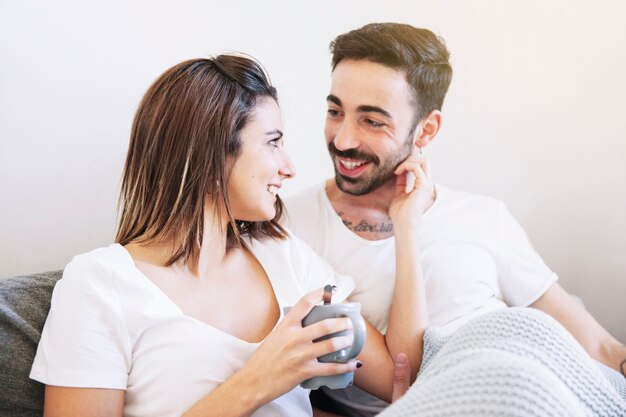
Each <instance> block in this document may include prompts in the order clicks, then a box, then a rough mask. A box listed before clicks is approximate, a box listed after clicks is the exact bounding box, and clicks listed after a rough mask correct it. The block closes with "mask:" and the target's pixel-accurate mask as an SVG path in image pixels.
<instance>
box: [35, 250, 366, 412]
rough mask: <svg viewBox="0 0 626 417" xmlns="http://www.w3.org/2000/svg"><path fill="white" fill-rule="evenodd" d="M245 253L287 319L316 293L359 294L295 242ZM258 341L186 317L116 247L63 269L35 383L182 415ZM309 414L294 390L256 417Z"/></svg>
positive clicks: (133, 408) (302, 393) (338, 297)
mask: <svg viewBox="0 0 626 417" xmlns="http://www.w3.org/2000/svg"><path fill="white" fill-rule="evenodd" d="M249 247H250V249H251V251H252V253H253V254H254V256H255V257H256V259H257V260H258V261H259V262H260V264H261V265H262V267H263V268H264V269H265V272H266V274H267V276H268V277H269V280H270V282H271V285H272V287H273V289H274V293H275V295H276V299H277V301H278V304H279V307H280V311H281V319H282V314H283V313H282V311H283V307H286V306H293V305H294V304H295V303H296V302H297V301H298V300H299V299H300V298H301V297H302V296H303V295H304V294H306V293H308V292H310V291H312V290H313V289H316V288H320V287H323V286H324V285H326V284H333V285H337V287H338V291H337V293H336V294H335V296H334V300H333V301H337V302H339V301H342V300H344V299H345V298H346V297H347V296H348V294H350V292H351V291H352V290H353V289H354V282H353V281H352V279H351V278H349V277H347V276H343V275H339V274H336V273H335V272H334V271H333V270H332V268H331V267H330V266H329V265H328V264H327V263H326V262H325V261H324V260H322V259H321V258H320V257H319V256H318V255H316V254H315V253H314V252H313V251H312V250H311V249H310V248H309V247H308V246H306V245H305V244H304V243H303V242H302V241H300V240H298V239H297V238H290V239H286V240H274V239H266V240H254V241H251V242H250V244H249ZM241 291H246V289H245V288H242V289H241ZM207 302H211V300H207ZM232 302H233V303H237V300H232ZM261 343H262V342H261ZM259 345H260V343H249V342H247V341H244V340H241V339H238V338H236V337H234V336H232V335H230V334H228V333H225V332H223V331H221V330H219V329H217V328H214V327H211V326H210V325H208V324H206V323H204V322H202V321H199V320H197V319H194V318H192V317H189V316H186V315H185V314H184V313H183V312H182V311H181V309H180V308H179V307H178V306H177V305H176V304H175V303H174V302H173V301H172V300H171V299H170V298H168V296H166V295H165V293H163V292H162V291H161V289H160V288H159V287H157V286H156V285H155V284H154V283H153V282H152V281H151V280H150V279H148V278H147V277H146V276H145V275H143V274H142V273H141V272H140V271H139V270H138V269H137V268H136V267H135V264H134V262H133V259H132V258H131V256H130V254H129V253H128V252H127V251H126V249H124V247H122V246H120V245H118V244H113V245H110V246H108V247H105V248H101V249H96V250H94V251H91V252H88V253H85V254H82V255H78V256H76V257H74V259H73V260H72V261H71V262H70V263H69V264H68V265H67V267H66V269H65V271H64V273H63V278H62V279H61V280H60V281H59V282H58V283H57V285H56V287H55V289H54V292H53V295H52V305H51V309H50V313H49V315H48V319H47V321H46V324H45V326H44V329H43V332H42V336H41V341H40V343H39V346H38V349H37V355H36V357H35V361H34V363H33V367H32V370H31V374H30V377H31V378H32V379H35V380H37V381H40V382H42V383H44V384H48V385H56V386H64V387H84V388H111V389H120V390H126V397H125V406H124V415H125V416H151V417H156V416H163V417H165V416H168V417H169V416H180V415H182V414H183V413H184V412H185V411H187V410H188V409H189V408H190V407H191V406H193V405H194V404H195V403H196V402H197V401H198V400H200V399H201V398H202V397H204V396H205V395H206V394H208V393H209V392H211V391H212V390H213V389H215V388H216V387H217V386H218V385H219V384H220V383H222V382H223V381H225V380H226V379H228V377H229V376H231V375H232V374H233V373H235V372H236V371H237V370H239V369H240V368H242V367H243V366H244V364H245V363H246V362H247V360H248V359H249V358H250V356H251V355H252V354H253V352H254V351H255V349H256V348H257V347H258V346H259ZM267 383H268V384H272V383H273V381H267ZM311 414H312V412H311V406H310V403H309V399H308V391H307V390H304V389H302V388H300V387H299V386H296V387H295V388H294V389H293V390H292V391H290V392H288V393H287V394H285V395H283V396H282V397H280V398H277V399H276V400H274V401H272V402H271V403H269V404H267V405H265V406H263V407H262V408H260V409H258V410H257V411H256V412H255V413H254V414H253V415H254V416H290V417H296V416H310V415H311Z"/></svg>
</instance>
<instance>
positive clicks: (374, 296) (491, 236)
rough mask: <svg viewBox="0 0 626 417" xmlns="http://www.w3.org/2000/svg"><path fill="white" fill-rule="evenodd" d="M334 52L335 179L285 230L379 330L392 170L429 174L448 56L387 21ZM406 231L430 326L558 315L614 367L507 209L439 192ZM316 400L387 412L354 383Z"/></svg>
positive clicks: (388, 281)
mask: <svg viewBox="0 0 626 417" xmlns="http://www.w3.org/2000/svg"><path fill="white" fill-rule="evenodd" d="M331 52H332V83H331V89H330V94H329V95H328V97H327V102H328V114H327V119H326V126H325V132H324V133H325V137H326V142H327V145H328V150H329V152H330V155H331V158H332V160H333V164H334V168H335V178H332V179H329V180H327V181H325V182H324V183H323V184H320V185H318V186H316V187H313V188H312V189H309V190H305V191H304V192H301V193H298V194H296V195H294V196H291V198H288V199H287V200H286V205H287V209H288V217H287V225H288V226H289V227H290V228H291V230H292V231H293V232H294V233H295V234H296V235H297V236H299V237H300V238H302V239H303V240H305V241H306V242H307V243H309V244H310V245H311V246H312V247H313V249H314V250H316V251H317V252H318V253H319V254H320V255H321V256H323V257H324V258H326V260H328V261H329V262H330V264H331V265H332V266H333V267H334V268H335V269H336V270H337V271H338V272H340V273H344V274H348V275H351V276H352V277H354V279H355V280H356V281H357V288H356V290H355V291H354V293H353V296H352V297H351V300H352V301H357V302H361V303H362V311H363V314H364V316H365V317H366V318H367V319H368V320H369V321H370V322H371V323H372V324H374V325H375V326H376V327H377V328H378V329H379V330H380V331H381V332H383V333H384V332H385V330H386V325H387V322H388V318H389V309H390V301H391V295H392V292H393V288H394V275H395V268H396V265H395V264H394V259H395V256H394V254H395V251H396V248H395V243H394V239H393V235H394V224H393V223H392V222H391V219H390V216H389V208H390V203H391V201H392V197H393V195H394V192H395V189H396V187H398V185H399V184H400V185H402V184H405V183H412V182H413V181H415V178H411V177H409V176H407V177H406V178H397V177H402V176H404V175H406V174H405V173H400V172H397V171H396V168H397V167H398V165H399V164H400V163H401V162H403V161H405V160H406V159H407V158H409V157H411V158H417V160H419V161H420V164H422V165H423V166H425V167H427V162H426V161H425V159H424V158H423V157H421V156H419V155H421V153H422V149H424V148H426V147H427V146H428V144H429V143H430V142H431V141H433V140H434V139H435V137H436V135H437V132H438V130H439V127H440V126H441V120H442V114H441V107H442V105H443V101H444V97H445V94H446V91H447V89H448V86H449V84H450V80H451V77H452V69H451V66H450V64H449V62H448V57H449V52H448V51H447V49H446V47H445V45H444V43H443V41H442V40H441V39H439V38H438V37H437V36H435V35H434V34H433V33H432V32H430V31H428V30H425V29H418V28H414V27H412V26H409V25H402V24H393V23H386V24H369V25H366V26H364V27H362V28H360V29H357V30H354V31H351V32H348V33H345V34H342V35H340V36H338V37H337V38H336V39H335V40H334V41H333V42H332V43H331ZM398 174H399V175H398ZM418 182H419V179H418ZM417 186H419V184H418V185H417ZM415 232H416V233H418V234H419V237H420V252H421V257H422V268H423V274H424V286H425V291H426V299H427V302H428V306H427V307H428V319H429V322H430V326H437V327H438V328H439V329H440V330H441V332H442V334H444V335H446V334H452V333H453V332H454V331H455V330H456V329H458V328H459V327H460V326H461V325H463V324H464V323H466V322H468V321H469V320H470V319H472V318H474V317H477V316H479V315H482V314H483V313H486V312H489V311H493V310H497V309H501V308H504V307H507V306H532V307H535V308H537V309H540V310H542V311H544V312H546V313H548V314H550V315H551V316H553V317H554V318H556V319H557V320H558V321H559V322H560V323H561V324H562V325H563V326H564V327H565V328H566V329H567V330H568V331H569V332H570V333H571V334H572V335H573V336H574V337H575V338H576V339H577V340H578V342H579V343H580V344H581V345H582V346H583V347H584V348H585V349H586V350H587V352H588V353H589V354H590V355H591V356H592V357H593V358H595V359H597V360H598V361H600V362H602V363H604V364H606V365H608V366H610V367H612V368H614V369H618V370H619V369H620V362H622V360H624V359H625V358H626V347H624V345H622V344H620V343H619V342H618V341H617V340H616V339H615V338H613V337H612V336H611V335H610V334H609V333H608V332H607V331H606V330H605V329H603V328H602V327H601V326H600V325H599V324H598V323H597V322H596V321H595V320H594V319H593V317H592V316H591V315H590V314H589V313H588V312H587V311H586V310H585V309H584V308H582V307H581V306H580V305H579V304H577V303H576V302H575V301H573V299H572V298H571V297H570V296H569V295H568V294H567V293H566V292H565V291H564V290H563V289H562V288H561V287H560V286H559V285H558V284H557V283H556V281H557V276H556V274H554V273H553V272H552V271H551V270H550V269H549V268H548V267H547V266H546V265H545V264H544V263H543V261H542V259H541V258H540V256H539V255H538V254H537V253H536V252H535V251H534V249H533V248H532V246H531V244H530V242H529V241H528V239H527V237H526V235H525V233H524V231H523V230H522V228H521V227H520V226H519V224H518V223H517V222H516V221H515V220H514V219H513V217H512V216H511V215H510V213H509V212H508V210H507V209H506V207H505V206H504V204H502V203H501V202H499V201H497V200H494V199H491V198H487V197H482V196H477V195H472V194H467V193H461V192H458V191H454V190H451V189H448V188H446V187H444V186H442V185H436V196H435V202H434V204H433V205H432V206H431V207H430V208H429V209H428V211H426V213H425V214H424V215H423V218H422V221H421V222H420V225H419V230H415ZM365 365H366V366H367V364H365ZM324 392H325V394H326V395H327V396H329V397H331V399H332V400H333V401H334V402H335V404H336V405H337V406H338V407H339V410H340V411H341V412H343V413H346V414H348V415H355V416H369V415H374V414H376V413H378V412H379V411H380V410H382V408H383V407H384V406H385V404H383V403H381V402H380V401H376V400H375V399H373V398H372V397H371V396H368V395H367V394H365V393H363V392H362V391H359V390H358V389H356V388H353V387H350V388H348V389H346V390H335V391H331V390H325V391H324Z"/></svg>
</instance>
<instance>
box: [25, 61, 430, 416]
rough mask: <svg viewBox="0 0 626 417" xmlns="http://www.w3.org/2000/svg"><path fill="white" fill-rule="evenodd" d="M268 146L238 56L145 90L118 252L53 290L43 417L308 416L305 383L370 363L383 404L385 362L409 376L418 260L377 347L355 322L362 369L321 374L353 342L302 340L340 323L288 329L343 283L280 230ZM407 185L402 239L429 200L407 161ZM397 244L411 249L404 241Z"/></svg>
mask: <svg viewBox="0 0 626 417" xmlns="http://www.w3.org/2000/svg"><path fill="white" fill-rule="evenodd" d="M282 136H283V134H282V126H281V119H280V110H279V107H278V104H277V97H276V90H275V89H274V88H273V87H272V86H271V85H270V83H269V81H268V79H267V77H266V75H265V74H264V72H263V70H262V68H261V67H260V66H259V64H258V63H256V62H254V61H253V60H251V59H249V58H246V57H242V56H232V55H221V56H218V57H215V58H211V59H196V60H190V61H186V62H183V63H181V64H179V65H176V66H174V67H173V68H171V69H169V70H168V71H166V72H165V73H164V74H163V75H162V76H161V77H160V78H159V79H158V80H157V81H156V82H155V83H154V84H153V85H152V86H151V87H150V89H149V90H148V92H147V93H146V95H145V96H144V98H143V100H142V102H141V104H140V106H139V108H138V111H137V114H136V116H135V120H134V124H133V128H132V132H131V141H130V146H129V151H128V156H127V160H126V165H125V168H124V174H123V178H122V187H121V195H120V204H121V215H120V219H119V228H118V233H117V237H116V243H115V244H113V245H111V246H109V247H106V248H101V249H97V250H94V251H92V252H89V253H86V254H82V255H79V256H77V257H75V258H74V259H73V260H72V261H71V262H70V264H69V265H68V266H67V267H66V269H65V272H64V276H63V279H62V280H61V281H59V283H58V285H57V287H56V288H55V291H54V295H53V299H52V307H51V311H50V314H49V316H48V319H47V322H46V325H45V327H44V330H43V334H42V339H41V342H40V344H39V347H38V352H37V356H36V358H35V362H34V364H33V368H32V372H31V378H33V379H36V380H38V381H41V382H43V383H45V384H46V398H45V407H44V408H45V415H46V416H48V417H56V416H67V415H89V416H122V415H125V416H179V415H185V416H200V415H202V416H212V415H215V416H230V415H233V416H243V415H251V414H254V415H272V416H308V415H311V412H312V410H311V407H310V404H309V400H308V393H307V391H305V390H304V389H302V388H300V387H299V386H298V384H299V383H300V382H302V381H303V380H305V379H308V378H310V377H313V376H317V375H333V374H340V373H346V372H350V371H354V370H356V369H357V368H360V367H361V365H362V364H363V363H366V364H367V365H366V366H364V367H363V368H362V369H359V372H357V373H356V376H355V383H356V384H357V385H359V386H361V387H363V388H365V389H366V390H368V391H370V392H372V393H374V394H375V395H378V396H380V397H382V398H387V399H389V398H390V397H391V392H392V375H393V360H392V358H393V357H395V355H396V354H397V353H399V352H407V354H408V355H409V358H410V359H411V360H412V363H413V368H412V371H413V375H415V373H416V371H417V368H418V367H419V359H418V360H415V358H420V357H421V343H419V341H420V340H421V337H422V334H423V331H424V329H425V327H426V322H425V321H424V320H425V319H424V318H425V317H426V315H425V314H424V311H425V302H424V299H423V294H422V293H421V292H420V291H419V288H421V285H422V284H421V269H420V266H419V259H415V257H412V256H411V257H409V256H408V255H404V254H403V253H401V252H402V251H399V255H398V260H397V262H398V263H399V265H402V267H399V268H398V277H397V282H396V293H394V294H395V295H394V306H393V308H392V313H391V317H392V319H391V321H390V325H389V328H388V332H387V336H385V337H383V336H382V335H381V334H380V333H378V332H377V331H376V330H375V329H374V328H373V327H372V326H371V325H368V337H367V343H366V345H365V347H364V349H363V351H362V352H361V355H360V356H359V357H358V360H352V361H350V362H348V363H345V364H338V363H319V362H317V360H316V358H317V357H318V356H321V355H322V354H325V353H329V352H333V351H336V350H338V349H341V348H344V347H347V346H349V345H350V344H351V336H344V337H335V338H331V339H327V340H326V341H323V342H317V343H313V342H312V341H313V340H315V339H317V338H319V337H321V336H324V335H326V334H331V333H335V332H338V331H342V330H346V329H349V328H350V326H351V324H350V321H349V320H348V319H329V320H325V321H322V322H319V323H317V324H315V325H312V326H309V327H306V328H303V327H302V325H301V321H302V319H303V318H304V317H305V316H306V315H307V313H308V312H309V311H310V309H311V308H312V307H313V306H314V305H315V304H316V303H318V302H320V301H321V299H322V289H321V287H322V286H324V285H325V284H334V285H336V286H337V293H336V295H335V297H334V298H335V300H339V301H341V300H343V299H345V298H346V297H347V296H348V295H349V293H350V292H351V291H352V289H353V288H354V283H353V282H352V280H351V279H350V278H349V277H345V276H340V275H338V274H335V273H334V272H333V271H332V270H331V269H330V267H329V266H328V265H327V264H326V263H325V262H324V261H322V260H321V259H320V258H318V257H317V256H316V255H315V254H314V253H313V252H312V250H310V249H309V248H308V247H306V246H305V245H304V244H303V243H301V242H300V241H298V240H297V239H295V238H293V237H292V236H291V235H289V233H288V232H287V231H286V230H285V229H283V228H282V227H281V226H280V225H279V224H278V223H277V221H276V220H277V219H278V218H279V217H280V215H281V211H282V205H281V202H280V199H279V198H278V196H277V195H276V193H277V191H278V190H279V189H280V187H281V185H282V182H283V181H284V180H286V179H289V178H292V177H293V176H294V174H295V171H294V167H293V165H292V163H291V161H290V159H289V157H288V155H287V154H286V152H285V151H284V149H283V147H282V143H283V138H282ZM408 171H410V172H413V174H414V175H415V176H416V177H417V179H418V180H417V181H416V185H415V186H414V188H413V189H412V190H409V192H407V193H405V192H404V186H405V185H404V183H403V181H402V180H399V182H398V193H397V200H396V202H395V211H394V213H395V214H394V217H395V218H396V219H397V220H398V224H406V225H407V230H410V227H412V224H411V223H412V222H415V221H419V219H420V218H421V214H422V213H423V212H424V211H425V208H426V207H427V206H428V205H429V204H431V202H432V201H431V196H432V192H433V188H432V183H431V182H430V180H429V179H428V178H427V176H426V174H425V173H424V172H423V171H422V169H421V168H420V166H419V164H415V163H414V162H411V161H407V162H406V163H404V164H403V165H401V166H400V167H399V171H398V172H408ZM401 177H402V178H404V176H401ZM397 235H398V237H397V239H398V244H399V245H401V246H403V247H406V248H407V251H405V252H404V253H406V254H411V253H415V248H414V246H415V245H417V242H416V238H417V237H416V236H413V235H412V234H406V235H403V234H402V233H397ZM403 256H406V258H407V259H402V257H403ZM290 305H295V306H294V308H293V309H292V310H291V311H290V312H289V314H287V315H286V316H285V317H284V318H283V317H281V311H282V307H283V306H290ZM399 317H401V318H402V320H400V319H399ZM416 341H417V342H418V343H416Z"/></svg>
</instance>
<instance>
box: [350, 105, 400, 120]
mask: <svg viewBox="0 0 626 417" xmlns="http://www.w3.org/2000/svg"><path fill="white" fill-rule="evenodd" d="M356 110H357V111H358V112H363V113H372V112H373V113H380V114H382V115H383V116H385V117H386V118H388V119H393V117H391V113H389V112H388V111H387V110H385V109H382V108H380V107H378V106H370V105H368V104H362V105H360V106H359V107H357V108H356Z"/></svg>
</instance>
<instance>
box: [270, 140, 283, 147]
mask: <svg viewBox="0 0 626 417" xmlns="http://www.w3.org/2000/svg"><path fill="white" fill-rule="evenodd" d="M280 139H281V138H276V139H272V140H270V141H269V142H268V143H269V144H270V145H271V146H273V147H275V148H278V147H280Z"/></svg>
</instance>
